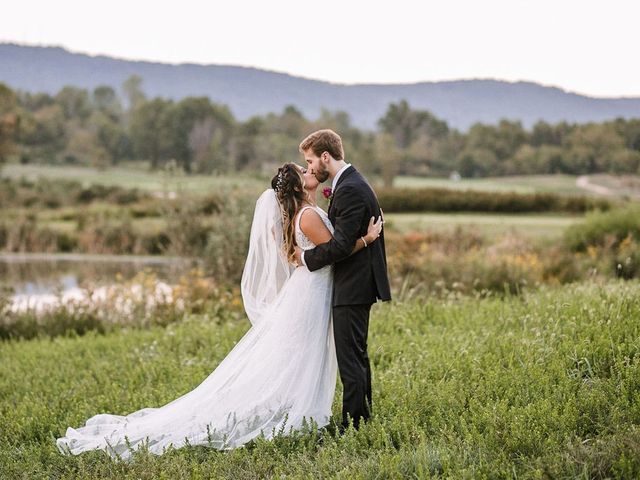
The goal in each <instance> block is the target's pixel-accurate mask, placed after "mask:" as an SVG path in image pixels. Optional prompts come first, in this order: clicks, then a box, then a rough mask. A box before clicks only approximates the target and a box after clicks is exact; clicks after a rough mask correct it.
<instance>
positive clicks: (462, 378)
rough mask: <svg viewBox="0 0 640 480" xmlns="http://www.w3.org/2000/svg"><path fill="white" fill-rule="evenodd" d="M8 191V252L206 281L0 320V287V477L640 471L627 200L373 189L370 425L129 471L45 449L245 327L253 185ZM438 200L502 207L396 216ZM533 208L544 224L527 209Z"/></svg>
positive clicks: (184, 453) (639, 313) (51, 184)
mask: <svg viewBox="0 0 640 480" xmlns="http://www.w3.org/2000/svg"><path fill="white" fill-rule="evenodd" d="M41 174H44V178H43V177H42V175H41ZM3 176H5V178H3V179H0V182H1V183H0V186H2V189H0V206H2V210H1V212H0V249H2V250H4V251H5V252H50V253H56V252H73V253H74V254H83V253H90V254H127V255H131V254H155V255H175V256H183V257H189V258H192V259H197V260H198V262H199V264H200V265H201V267H202V270H194V271H193V272H191V273H189V274H185V275H184V276H181V277H180V278H179V279H176V281H175V282H174V285H172V286H171V288H172V295H171V296H170V298H169V299H168V300H166V301H164V302H162V303H158V304H155V305H151V306H149V305H147V303H145V302H144V301H142V302H141V301H140V298H148V294H151V295H153V294H154V292H155V291H156V287H157V279H156V278H154V277H153V275H149V274H147V273H144V272H142V273H140V275H137V276H136V277H135V278H133V279H131V280H129V281H116V285H115V286H114V288H113V289H111V290H109V293H108V294H107V297H106V298H105V300H104V301H100V302H97V301H93V300H91V297H85V298H87V300H86V301H78V302H76V303H74V304H73V308H69V307H67V306H61V307H58V308H55V309H53V310H50V311H46V312H40V313H39V312H36V311H31V310H27V311H24V312H16V311H12V310H11V308H10V302H9V301H8V296H7V295H5V293H3V292H2V291H1V290H0V478H2V479H4V478H29V479H31V478H69V479H71V478H149V479H152V478H153V479H155V478H172V479H173V478H233V479H236V478H282V477H289V478H349V479H351V478H429V477H440V478H456V479H457V478H584V479H592V478H620V479H626V478H637V477H638V476H640V460H639V459H640V428H639V426H640V409H639V407H638V405H640V402H639V400H640V389H639V388H638V387H640V366H639V365H640V363H639V362H638V359H640V355H639V354H638V352H639V350H640V343H639V342H638V338H640V335H639V333H640V295H639V294H638V291H640V284H639V283H638V281H639V279H640V211H639V210H638V209H639V208H640V207H639V206H638V205H635V204H633V203H632V202H626V203H623V202H622V201H615V202H611V203H602V204H601V205H603V206H606V209H604V208H603V211H597V210H594V211H590V212H588V213H586V214H582V213H580V214H577V213H575V212H576V210H571V209H569V207H570V208H575V206H576V205H578V207H579V208H582V207H584V206H587V207H591V206H593V205H597V204H596V203H591V202H592V201H593V202H595V201H596V200H595V198H594V197H588V201H585V200H584V198H583V199H582V200H581V199H580V198H579V197H577V196H574V195H564V193H571V192H560V191H559V190H556V191H553V192H548V191H547V192H544V191H541V190H536V188H537V187H535V181H533V180H532V184H531V185H533V186H532V187H531V188H533V189H534V190H533V192H531V191H522V193H513V194H511V193H507V192H504V191H503V192H498V193H497V194H496V195H495V198H489V197H491V196H490V195H489V197H487V192H486V191H482V192H477V191H475V192H471V193H470V192H453V193H451V194H448V196H447V198H446V199H443V195H439V194H438V192H437V191H428V190H425V189H420V188H415V189H405V190H402V189H381V192H382V194H384V195H386V196H387V197H386V198H387V199H388V201H389V202H392V201H393V202H395V204H396V205H397V206H398V207H397V209H396V212H394V213H391V212H389V213H387V218H386V219H387V225H386V227H385V228H386V240H387V254H388V265H389V273H390V277H391V283H392V290H393V293H394V297H395V301H394V302H393V303H392V304H387V305H377V306H375V307H374V309H373V316H372V321H371V328H370V334H369V339H370V340H369V352H370V356H371V359H372V363H373V369H374V417H373V419H372V421H371V422H370V423H369V424H367V425H366V426H364V427H363V428H362V429H361V430H360V431H358V432H356V431H348V432H347V434H346V435H344V436H342V437H339V438H334V437H332V436H330V435H329V436H325V437H324V439H323V441H322V442H319V441H318V435H317V433H316V432H313V431H308V432H299V433H296V434H295V435H293V436H289V437H281V438H277V439H276V440H275V441H273V442H265V441H262V440H258V441H255V442H252V443H251V444H249V445H247V446H246V447H245V448H241V449H238V450H234V451H231V452H218V451H214V450H211V449H209V448H206V447H188V448H183V449H178V450H175V451H171V452H168V453H167V454H165V455H163V456H160V457H156V456H153V455H150V454H147V453H145V452H140V453H139V454H138V455H136V457H135V460H134V462H133V463H131V464H126V463H119V462H113V461H111V460H110V459H109V458H108V457H107V456H106V455H105V454H104V453H102V452H92V453H87V454H83V455H81V456H79V457H65V456H62V455H60V454H59V452H58V451H57V449H56V447H55V438H56V437H58V436H60V435H62V434H64V431H65V428H66V427H67V426H78V425H80V424H82V422H83V421H84V420H86V419H87V418H88V417H90V416H92V415H94V414H96V413H100V412H111V413H127V412H131V411H133V410H137V409H139V408H142V407H145V406H160V405H162V404H164V403H166V402H168V401H171V400H172V399H174V398H176V397H177V396H179V395H181V394H182V393H185V392H186V391H188V390H190V389H192V388H193V387H194V386H196V385H197V384H198V383H199V382H200V381H201V380H202V379H204V378H205V376H206V375H207V374H208V373H210V372H211V371H212V370H213V369H214V368H215V367H216V365H217V364H218V363H219V362H220V361H221V360H222V359H223V358H224V357H225V355H226V354H227V353H228V351H229V350H230V349H231V348H233V345H234V344H235V343H236V342H237V341H238V340H239V339H240V338H241V336H242V335H243V334H244V332H246V330H247V329H248V322H247V320H246V318H245V316H244V314H243V312H242V303H241V299H240V295H239V289H238V285H239V277H240V275H241V272H242V266H243V264H244V258H245V255H246V241H247V238H248V229H249V226H250V222H251V212H252V207H253V202H254V199H255V197H256V196H257V194H259V192H261V191H262V189H263V188H265V185H266V184H267V183H268V179H267V178H266V177H265V178H261V177H259V176H253V177H251V176H246V175H243V176H218V177H216V176H201V175H191V176H184V175H178V174H175V175H174V174H173V173H171V172H163V173H150V172H147V171H145V170H142V169H135V168H130V167H118V168H113V169H107V170H104V171H102V170H95V169H90V168H84V167H83V168H80V167H77V168H75V167H74V168H67V167H65V168H64V169H63V168H59V167H43V166H38V167H37V169H35V168H34V167H31V166H28V165H27V166H24V165H23V166H16V165H7V166H5V168H4V169H3ZM563 181H564V180H560V182H563ZM479 182H480V181H479ZM406 186H409V185H406ZM433 186H434V187H435V186H436V185H433ZM558 188H559V187H558ZM409 190H410V191H409ZM560 193H562V194H561V195H560ZM173 194H175V195H173ZM546 195H549V196H548V197H547V196H546ZM498 197H500V199H499V201H498V200H496V199H498ZM381 198H382V196H381ZM416 199H417V200H416ZM434 199H435V200H438V201H440V202H441V204H440V206H441V207H442V208H446V207H447V205H448V204H447V202H450V204H451V205H452V206H456V208H459V207H460V206H464V205H470V206H478V205H479V206H482V202H484V201H489V202H491V201H492V200H495V202H494V203H492V204H491V203H487V208H511V207H510V204H509V202H510V201H513V202H514V204H513V205H515V206H516V207H515V209H514V210H513V212H514V213H508V214H507V213H495V211H494V213H487V212H486V211H485V212H484V213H483V212H482V211H481V212H478V213H469V212H465V211H461V212H460V213H452V212H451V211H449V212H447V211H445V212H443V213H433V212H428V211H423V212H415V213H403V211H402V207H403V205H405V206H414V207H415V206H416V205H418V207H419V206H420V205H419V202H420V201H431V200H434ZM487 199H488V200H487ZM321 201H322V200H321ZM565 202H567V203H566V204H565ZM579 202H583V203H582V204H579ZM492 205H493V206H492ZM496 205H497V207H496ZM530 205H533V206H534V207H535V208H537V207H538V206H541V207H542V208H543V210H537V212H538V213H523V212H526V211H529V210H527V208H529V206H530ZM545 205H547V206H548V205H551V206H553V205H555V206H556V207H557V206H559V207H560V208H558V209H555V210H554V209H552V208H549V209H548V210H544V208H546V207H545ZM564 205H566V207H567V209H566V210H563V208H565V206H564ZM431 206H433V205H431ZM518 208H520V210H518ZM508 211H511V210H508ZM577 211H580V212H581V211H583V210H577ZM570 212H574V213H570ZM134 287H135V288H137V289H139V288H141V292H142V293H141V294H136V295H137V296H136V295H134V294H133V293H132V292H133V291H134V290H135V289H134ZM91 291H92V286H91V285H89V286H88V287H87V290H86V292H91ZM121 305H129V307H130V308H128V309H124V310H123V309H121V307H120V306H121ZM338 387H339V388H338V389H337V392H338V393H337V395H336V398H335V403H334V407H333V408H334V414H336V415H337V414H338V413H339V408H340V407H339V406H340V403H341V398H340V395H341V393H340V392H341V389H340V386H338Z"/></svg>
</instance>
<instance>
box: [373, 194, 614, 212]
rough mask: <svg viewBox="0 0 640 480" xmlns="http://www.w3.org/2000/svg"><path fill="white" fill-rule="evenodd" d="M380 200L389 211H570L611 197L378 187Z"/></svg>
mask: <svg viewBox="0 0 640 480" xmlns="http://www.w3.org/2000/svg"><path fill="white" fill-rule="evenodd" d="M378 200H379V202H380V205H382V208H383V209H384V210H385V211H386V212H389V213H391V212H427V211H430V212H501V213H521V212H569V213H582V212H586V211H589V210H593V209H600V210H608V209H609V208H610V206H611V205H610V203H609V202H608V201H607V200H601V199H594V198H591V197H567V196H562V195H556V194H552V193H534V194H520V193H498V192H478V191H473V190H467V191H460V190H450V189H444V188H440V189H438V188H429V189H408V188H407V189H395V188H387V189H381V190H379V191H378Z"/></svg>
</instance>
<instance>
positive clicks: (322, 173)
mask: <svg viewBox="0 0 640 480" xmlns="http://www.w3.org/2000/svg"><path fill="white" fill-rule="evenodd" d="M313 176H314V177H316V180H318V182H320V183H324V182H326V181H327V178H329V171H328V170H326V169H324V168H323V169H318V170H316V171H315V172H314V173H313Z"/></svg>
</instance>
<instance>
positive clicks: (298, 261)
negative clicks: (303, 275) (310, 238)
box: [294, 247, 302, 267]
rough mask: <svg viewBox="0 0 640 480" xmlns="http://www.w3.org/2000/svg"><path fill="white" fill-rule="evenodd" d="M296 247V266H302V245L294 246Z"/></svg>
mask: <svg viewBox="0 0 640 480" xmlns="http://www.w3.org/2000/svg"><path fill="white" fill-rule="evenodd" d="M294 248H295V251H296V253H295V257H296V267H301V266H302V259H301V258H300V257H301V256H302V249H301V248H300V247H294Z"/></svg>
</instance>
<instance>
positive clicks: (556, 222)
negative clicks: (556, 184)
mask: <svg viewBox="0 0 640 480" xmlns="http://www.w3.org/2000/svg"><path fill="white" fill-rule="evenodd" d="M583 219H584V216H582V215H550V214H520V215H518V214H515V215H504V214H503V215H497V214H490V213H477V214H475V213H430V212H425V213H388V214H386V215H385V220H386V221H388V224H387V225H386V226H387V227H388V228H390V229H393V230H396V231H398V232H401V233H408V232H438V233H451V232H455V230H456V228H465V229H471V230H473V231H477V232H478V233H479V234H481V235H483V236H486V237H487V238H490V239H495V238H497V237H500V236H503V235H505V234H512V233H513V234H516V235H522V236H524V237H527V238H532V239H558V238H560V237H561V236H562V235H563V234H564V232H565V231H566V229H567V227H569V226H570V225H574V224H576V223H579V222H581V221H582V220H583Z"/></svg>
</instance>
